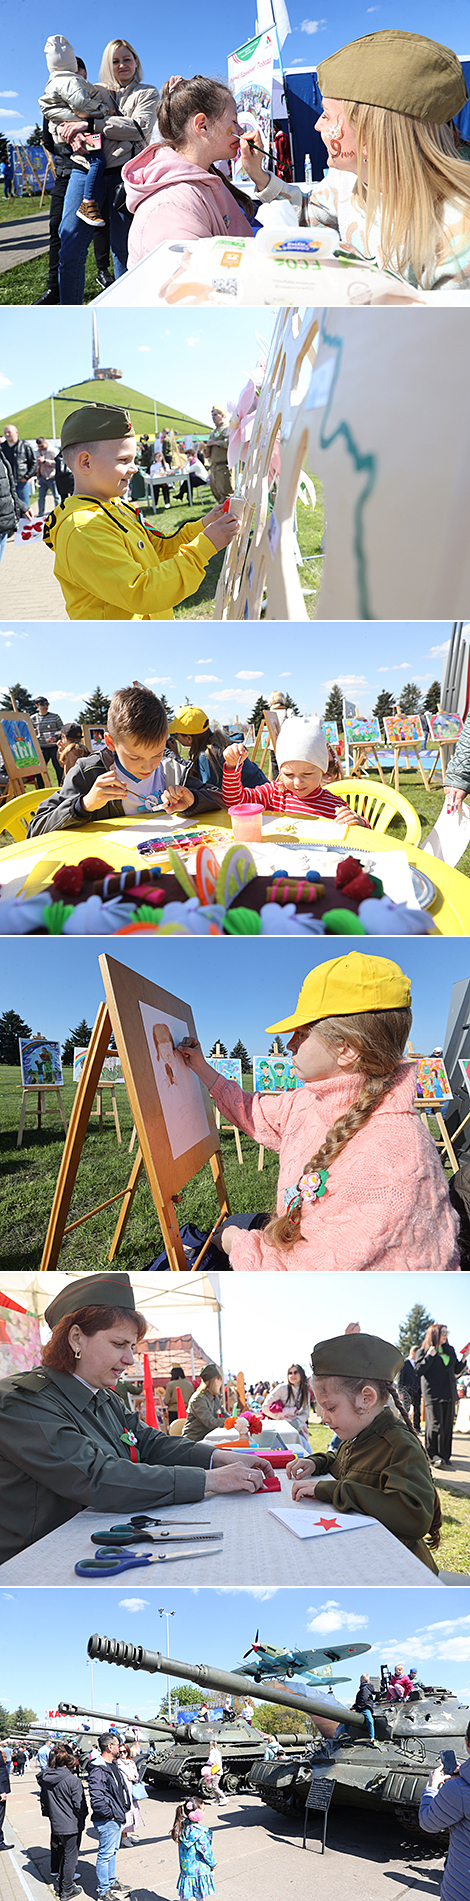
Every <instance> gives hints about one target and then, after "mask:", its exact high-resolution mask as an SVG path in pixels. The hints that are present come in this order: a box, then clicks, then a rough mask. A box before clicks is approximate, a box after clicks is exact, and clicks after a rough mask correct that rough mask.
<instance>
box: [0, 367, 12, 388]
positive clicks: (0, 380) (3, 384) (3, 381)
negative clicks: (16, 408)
mask: <svg viewBox="0 0 470 1901" xmlns="http://www.w3.org/2000/svg"><path fill="white" fill-rule="evenodd" d="M12 388H13V385H12V383H11V382H10V377H9V376H4V375H3V372H2V370H0V389H12Z"/></svg>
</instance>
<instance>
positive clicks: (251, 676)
mask: <svg viewBox="0 0 470 1901" xmlns="http://www.w3.org/2000/svg"><path fill="white" fill-rule="evenodd" d="M235 679H236V680H264V673H249V672H243V673H236V674H235Z"/></svg>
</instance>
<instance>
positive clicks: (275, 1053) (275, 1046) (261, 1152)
mask: <svg viewBox="0 0 470 1901" xmlns="http://www.w3.org/2000/svg"><path fill="white" fill-rule="evenodd" d="M280 1054H281V1051H280V1049H279V1044H278V1040H277V1036H275V1038H274V1043H273V1056H280ZM273 1094H274V1091H273ZM263 1168H264V1147H263V1143H262V1142H260V1145H259V1149H258V1175H261V1174H262V1171H263Z"/></svg>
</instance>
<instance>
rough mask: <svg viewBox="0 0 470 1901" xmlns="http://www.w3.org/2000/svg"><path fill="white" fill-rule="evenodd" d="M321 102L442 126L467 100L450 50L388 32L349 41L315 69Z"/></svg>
mask: <svg viewBox="0 0 470 1901" xmlns="http://www.w3.org/2000/svg"><path fill="white" fill-rule="evenodd" d="M317 73H318V84H319V87H320V91H321V93H322V95H323V98H324V99H344V100H345V101H346V102H348V101H349V100H350V101H351V102H352V103H353V104H355V105H362V106H382V107H383V109H384V111H386V112H402V113H403V114H404V116H405V118H410V119H427V120H429V121H430V123H431V124H432V125H446V123H447V121H448V120H449V119H453V118H454V116H455V113H456V112H460V111H461V108H462V106H464V105H465V101H466V99H468V92H467V87H466V84H465V79H464V75H463V72H462V67H461V64H460V60H459V59H457V54H456V53H452V52H451V50H450V47H449V46H440V45H439V43H438V41H437V40H427V39H424V38H423V35H422V34H421V33H402V31H401V29H399V28H395V27H390V28H388V29H387V30H386V31H385V32H383V33H368V34H367V35H366V37H365V39H362V40H351V41H350V43H349V45H348V46H342V47H341V49H340V51H339V52H338V53H332V54H331V57H330V59H322V60H321V61H320V65H319V66H318V67H317Z"/></svg>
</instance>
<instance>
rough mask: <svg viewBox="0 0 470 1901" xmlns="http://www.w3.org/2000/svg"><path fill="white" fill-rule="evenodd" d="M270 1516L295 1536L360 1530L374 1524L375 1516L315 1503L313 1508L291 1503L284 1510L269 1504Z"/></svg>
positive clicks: (325, 1536) (313, 1535)
mask: <svg viewBox="0 0 470 1901" xmlns="http://www.w3.org/2000/svg"><path fill="white" fill-rule="evenodd" d="M268 1509H269V1514H270V1517H271V1518H278V1519H279V1523H280V1524H281V1525H285V1526H286V1529H287V1531H293V1533H294V1537H295V1538H331V1537H332V1535H333V1532H335V1531H362V1530H363V1528H364V1526H366V1525H375V1524H376V1523H377V1520H376V1519H375V1518H365V1517H363V1515H362V1512H334V1511H333V1506H332V1505H321V1506H320V1505H315V1506H314V1508H313V1510H309V1507H308V1506H306V1507H305V1509H304V1507H303V1506H302V1505H293V1506H292V1507H289V1506H288V1507H287V1508H286V1509H285V1510H284V1508H283V1507H282V1506H280V1507H279V1508H277V1507H276V1506H275V1505H270V1506H269V1508H268Z"/></svg>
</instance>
